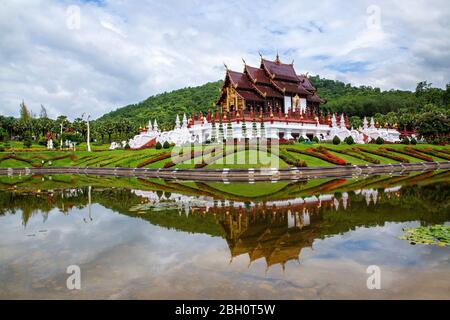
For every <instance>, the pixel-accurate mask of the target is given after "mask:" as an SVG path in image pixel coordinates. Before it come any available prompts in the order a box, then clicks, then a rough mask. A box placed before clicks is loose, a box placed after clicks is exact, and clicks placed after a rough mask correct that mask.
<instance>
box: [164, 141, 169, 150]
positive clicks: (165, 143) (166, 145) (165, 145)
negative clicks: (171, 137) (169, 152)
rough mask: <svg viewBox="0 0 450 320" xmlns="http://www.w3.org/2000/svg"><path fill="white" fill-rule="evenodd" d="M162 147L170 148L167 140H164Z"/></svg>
mask: <svg viewBox="0 0 450 320" xmlns="http://www.w3.org/2000/svg"><path fill="white" fill-rule="evenodd" d="M163 148H164V149H169V148H170V143H169V142H168V141H165V142H164V144H163Z"/></svg>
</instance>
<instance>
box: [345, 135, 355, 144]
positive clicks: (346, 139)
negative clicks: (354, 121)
mask: <svg viewBox="0 0 450 320" xmlns="http://www.w3.org/2000/svg"><path fill="white" fill-rule="evenodd" d="M345 142H346V143H347V144H348V145H352V144H354V143H355V140H353V137H352V136H348V137H347V138H345Z"/></svg>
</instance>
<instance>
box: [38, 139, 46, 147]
mask: <svg viewBox="0 0 450 320" xmlns="http://www.w3.org/2000/svg"><path fill="white" fill-rule="evenodd" d="M38 144H39V145H40V146H46V145H47V140H45V139H44V138H41V139H39V141H38Z"/></svg>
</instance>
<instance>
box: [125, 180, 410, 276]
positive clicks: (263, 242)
mask: <svg viewBox="0 0 450 320" xmlns="http://www.w3.org/2000/svg"><path fill="white" fill-rule="evenodd" d="M400 189H401V186H396V187H392V188H385V189H384V190H383V193H384V194H390V195H389V197H391V196H394V197H399V196H400V193H399V190H400ZM132 192H133V193H135V194H136V195H138V196H139V197H141V200H144V201H141V202H142V203H145V204H151V207H153V208H154V206H157V205H158V204H167V203H171V204H175V205H176V206H178V212H179V214H180V215H182V214H185V215H186V216H189V214H192V215H207V214H209V215H211V214H212V215H213V216H214V217H215V218H216V219H217V221H218V223H220V225H221V226H222V228H223V230H224V231H225V239H226V241H227V244H228V247H229V249H230V254H231V261H232V260H233V258H234V257H237V256H240V255H243V254H247V255H248V257H249V259H250V264H251V263H252V262H253V261H256V260H258V259H261V258H264V260H265V262H266V265H267V267H268V268H269V267H271V266H273V265H275V264H281V266H282V267H283V269H284V266H285V264H286V262H288V261H290V260H299V259H300V253H301V250H302V249H303V248H308V247H312V244H313V242H314V240H316V239H318V238H322V234H321V233H320V232H319V231H320V225H321V223H322V217H321V215H320V212H321V210H322V209H331V210H334V211H338V210H346V209H347V208H348V207H349V206H350V198H349V194H348V193H347V192H342V193H340V194H339V197H338V196H336V195H334V194H322V195H318V196H309V197H304V198H301V197H299V198H292V199H285V200H276V201H266V202H261V203H257V202H256V203H255V202H241V201H229V200H223V201H217V200H215V199H214V198H210V197H193V196H185V195H181V194H174V193H171V194H170V195H169V196H165V195H164V194H162V195H158V194H157V193H155V192H153V191H142V190H133V191H132ZM354 193H355V194H357V195H359V194H361V195H362V196H363V197H364V198H365V201H366V205H367V206H369V205H371V204H372V203H373V205H375V204H376V203H377V201H378V197H379V192H378V190H377V189H358V190H355V191H354ZM141 208H142V207H141ZM134 210H136V209H134Z"/></svg>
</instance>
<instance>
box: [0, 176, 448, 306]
mask: <svg viewBox="0 0 450 320" xmlns="http://www.w3.org/2000/svg"><path fill="white" fill-rule="evenodd" d="M449 186H450V173H449V172H423V173H414V174H410V175H406V176H369V177H365V178H362V177H359V178H345V179H344V178H343V179H319V180H309V181H300V182H277V183H255V184H247V183H233V184H222V183H202V182H180V181H163V180H157V179H140V178H115V177H95V176H85V175H78V176H65V175H54V176H23V177H0V298H3V299H17V298H30V299H55V298H57V299H78V298H88V299H91V298H100V299H145V298H150V299H162V298H164V299H213V298H214V299H229V298H233V299H241V298H242V299H325V298H344V299H345V298H356V299H361V298H369V299H377V298H426V299H428V298H438V299H449V298H450V264H449V254H450V248H449V247H437V246H429V245H412V244H410V243H409V242H408V241H406V240H400V239H399V237H400V236H401V235H402V234H403V231H402V228H404V227H415V226H419V225H433V224H448V223H449V222H450V192H449ZM69 265H77V266H79V267H80V270H81V289H80V290H69V289H68V288H67V286H66V280H67V278H68V277H69V276H70V274H68V273H67V272H66V271H67V267H68V266H69ZM371 265H376V266H378V267H379V268H380V271H381V274H380V280H381V289H379V290H378V289H373V290H369V289H368V288H367V284H366V282H367V278H368V277H369V276H370V274H368V273H367V272H366V270H367V268H368V266H371Z"/></svg>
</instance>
